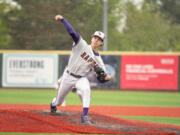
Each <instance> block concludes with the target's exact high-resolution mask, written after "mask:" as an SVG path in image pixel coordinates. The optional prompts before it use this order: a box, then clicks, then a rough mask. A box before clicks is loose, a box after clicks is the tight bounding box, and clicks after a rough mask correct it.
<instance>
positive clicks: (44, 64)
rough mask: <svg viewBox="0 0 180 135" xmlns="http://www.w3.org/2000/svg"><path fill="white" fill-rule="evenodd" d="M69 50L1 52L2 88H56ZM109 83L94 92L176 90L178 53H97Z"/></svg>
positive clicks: (97, 86) (93, 80)
mask: <svg viewBox="0 0 180 135" xmlns="http://www.w3.org/2000/svg"><path fill="white" fill-rule="evenodd" d="M70 53H71V52H70V51H31V50H28V51H21V50H19V51H17V50H16V51H14V50H1V51H0V64H1V66H0V71H1V72H0V75H1V77H0V86H1V88H55V87H56V83H57V80H58V78H59V77H60V76H61V75H62V74H63V71H64V68H65V66H66V65H67V64H68V59H69V55H70ZM100 53H101V56H102V59H103V60H104V63H105V66H106V70H107V73H108V74H109V75H111V76H112V80H111V81H109V82H107V83H104V84H101V83H99V82H98V81H97V79H96V78H95V76H94V74H90V75H89V76H88V79H89V80H90V84H91V87H92V88H93V89H113V90H146V91H148V90H153V91H157V90H161V91H179V90H180V88H179V84H180V78H179V76H180V75H179V67H180V66H179V56H180V53H166V52H143V53H141V52H100Z"/></svg>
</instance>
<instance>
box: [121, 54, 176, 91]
mask: <svg viewBox="0 0 180 135" xmlns="http://www.w3.org/2000/svg"><path fill="white" fill-rule="evenodd" d="M121 62H122V63H121V65H122V66H121V82H120V83H121V88H122V89H151V90H156V89H162V90H178V56H155V55H154V56H149V55H148V56H146V55H143V56H142V55H141V56H137V55H133V56H132V55H128V56H122V59H121Z"/></svg>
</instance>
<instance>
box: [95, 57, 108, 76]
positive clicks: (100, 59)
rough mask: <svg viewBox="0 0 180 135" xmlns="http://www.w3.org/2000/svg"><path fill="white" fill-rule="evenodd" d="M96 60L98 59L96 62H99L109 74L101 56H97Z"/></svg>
mask: <svg viewBox="0 0 180 135" xmlns="http://www.w3.org/2000/svg"><path fill="white" fill-rule="evenodd" d="M95 58H96V61H97V63H98V65H99V66H100V67H101V68H102V69H103V70H104V71H105V72H106V73H107V71H106V67H105V64H104V62H103V60H102V58H101V56H100V55H99V56H95Z"/></svg>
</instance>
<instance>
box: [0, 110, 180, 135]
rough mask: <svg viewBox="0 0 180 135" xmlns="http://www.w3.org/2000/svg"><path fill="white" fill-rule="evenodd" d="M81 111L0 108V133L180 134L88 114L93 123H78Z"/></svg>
mask: <svg viewBox="0 0 180 135" xmlns="http://www.w3.org/2000/svg"><path fill="white" fill-rule="evenodd" d="M80 115H81V112H77V111H59V112H57V113H55V114H52V113H50V112H49V111H42V110H14V109H12V110H7V109H6V110H0V119H1V121H0V132H27V133H72V134H77V133H83V134H85V133H87V134H163V135H164V134H168V135H169V134H180V128H178V126H177V127H176V126H171V125H164V124H156V123H152V122H142V121H136V120H129V119H123V118H114V117H110V116H104V115H100V114H93V113H90V114H89V118H90V121H91V122H92V125H83V124H81V122H80Z"/></svg>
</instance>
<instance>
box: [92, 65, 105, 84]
mask: <svg viewBox="0 0 180 135" xmlns="http://www.w3.org/2000/svg"><path fill="white" fill-rule="evenodd" d="M94 71H95V72H96V76H97V80H98V81H99V82H100V83H105V82H107V81H106V80H105V77H106V73H105V72H104V70H103V69H102V68H101V67H99V66H95V67H94Z"/></svg>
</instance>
